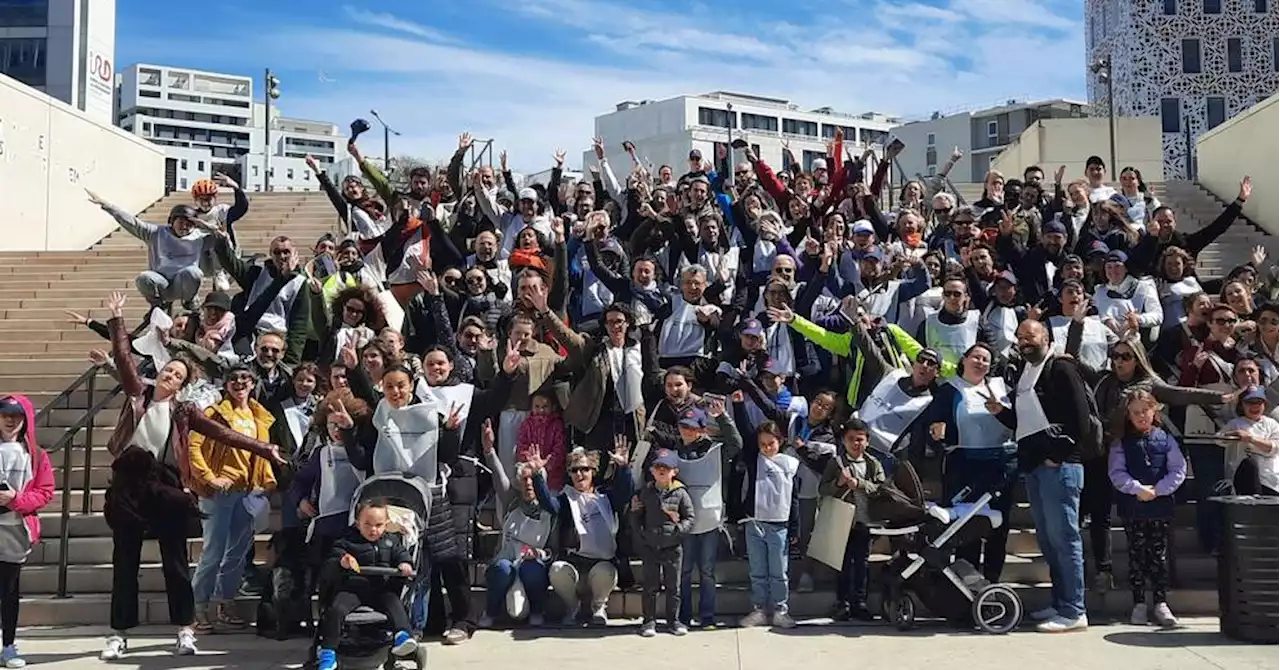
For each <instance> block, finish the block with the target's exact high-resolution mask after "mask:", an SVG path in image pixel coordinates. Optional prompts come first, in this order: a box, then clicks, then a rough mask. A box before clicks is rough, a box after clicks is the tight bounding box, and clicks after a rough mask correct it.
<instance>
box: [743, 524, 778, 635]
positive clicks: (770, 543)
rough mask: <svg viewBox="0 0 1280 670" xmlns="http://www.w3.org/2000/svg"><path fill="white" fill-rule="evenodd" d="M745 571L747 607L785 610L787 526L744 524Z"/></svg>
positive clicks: (775, 610)
mask: <svg viewBox="0 0 1280 670" xmlns="http://www.w3.org/2000/svg"><path fill="white" fill-rule="evenodd" d="M745 526H746V531H747V568H748V573H749V575H750V577H751V606H752V607H753V608H755V609H759V610H766V611H767V610H768V609H769V607H770V606H772V607H773V611H774V612H779V613H780V612H786V611H787V588H788V585H787V524H785V523H769V522H767V521H748V522H746V524H745Z"/></svg>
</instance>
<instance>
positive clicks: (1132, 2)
mask: <svg viewBox="0 0 1280 670" xmlns="http://www.w3.org/2000/svg"><path fill="white" fill-rule="evenodd" d="M1085 30H1086V36H1085V42H1086V49H1085V54H1086V57H1087V61H1086V63H1085V67H1086V77H1087V80H1088V82H1089V101H1090V102H1091V103H1093V105H1094V113H1095V114H1097V115H1104V116H1105V115H1106V114H1107V111H1108V99H1107V98H1108V87H1107V84H1106V83H1104V82H1103V81H1102V80H1101V79H1100V78H1099V77H1098V76H1097V75H1096V74H1095V72H1094V70H1095V65H1099V64H1100V63H1099V61H1102V62H1103V63H1106V64H1108V65H1109V66H1110V77H1111V87H1112V88H1111V90H1114V92H1115V100H1114V108H1115V114H1116V116H1159V117H1160V119H1161V126H1162V130H1163V135H1164V142H1163V143H1164V160H1165V174H1166V175H1169V176H1170V177H1173V176H1175V175H1176V176H1187V175H1194V173H1195V170H1194V160H1192V161H1190V162H1188V160H1187V158H1188V156H1189V155H1190V154H1191V152H1192V149H1191V148H1190V147H1193V146H1194V139H1195V138H1197V137H1199V136H1200V134H1201V133H1203V132H1205V131H1207V130H1209V129H1212V128H1214V127H1216V126H1218V125H1220V124H1222V123H1223V122H1224V121H1226V120H1227V119H1229V118H1231V117H1233V116H1235V115H1236V114H1238V113H1240V112H1242V111H1244V110H1246V109H1249V108H1250V107H1252V106H1253V105H1255V104H1257V103H1259V102H1261V101H1263V100H1266V99H1267V98H1268V97H1270V96H1271V95H1272V94H1274V93H1275V92H1276V86H1277V75H1276V72H1277V68H1280V44H1278V41H1277V31H1278V30H1280V22H1278V21H1277V0H1086V2H1085ZM1098 69H1103V68H1098ZM1188 138H1190V139H1191V144H1188ZM1193 158H1194V157H1193Z"/></svg>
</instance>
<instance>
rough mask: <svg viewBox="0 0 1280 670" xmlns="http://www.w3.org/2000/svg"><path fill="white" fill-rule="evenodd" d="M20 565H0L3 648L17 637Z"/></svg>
mask: <svg viewBox="0 0 1280 670" xmlns="http://www.w3.org/2000/svg"><path fill="white" fill-rule="evenodd" d="M21 573H22V564H21V563H0V629H2V630H3V632H4V646H6V647H7V646H9V645H11V644H13V640H14V638H16V637H17V635H18V599H19V598H21V597H22V588H21V587H20V585H19V583H18V576H19V575H20V574H21Z"/></svg>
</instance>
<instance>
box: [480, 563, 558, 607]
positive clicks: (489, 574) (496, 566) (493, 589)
mask: <svg viewBox="0 0 1280 670" xmlns="http://www.w3.org/2000/svg"><path fill="white" fill-rule="evenodd" d="M516 576H519V577H520V581H521V583H523V584H524V592H525V593H526V594H527V595H528V596H529V614H538V613H541V612H542V606H543V603H545V602H546V601H547V587H548V586H549V585H550V581H548V579H547V565H546V564H545V563H543V562H541V561H534V560H528V559H526V560H523V561H520V563H519V565H517V564H516V563H515V562H513V561H509V560H507V559H505V558H500V559H498V560H496V561H494V562H493V563H491V564H490V565H489V569H488V570H485V573H484V581H485V591H486V598H487V602H488V604H487V605H486V610H485V611H486V613H487V614H488V615H489V616H491V617H493V618H495V619H500V618H502V616H503V613H504V612H506V608H507V602H506V601H507V591H510V590H511V585H512V584H515V582H516Z"/></svg>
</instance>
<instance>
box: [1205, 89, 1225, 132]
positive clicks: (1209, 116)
mask: <svg viewBox="0 0 1280 670" xmlns="http://www.w3.org/2000/svg"><path fill="white" fill-rule="evenodd" d="M1205 120H1206V121H1207V122H1208V123H1209V128H1217V127H1218V126H1220V125H1222V122H1223V121H1226V120H1227V99H1226V98H1223V97H1222V96H1210V97H1208V98H1205Z"/></svg>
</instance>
